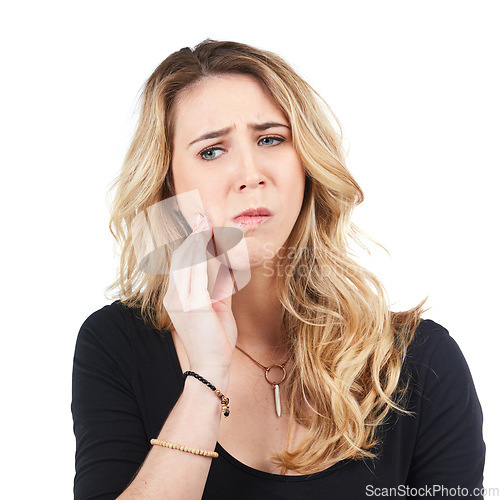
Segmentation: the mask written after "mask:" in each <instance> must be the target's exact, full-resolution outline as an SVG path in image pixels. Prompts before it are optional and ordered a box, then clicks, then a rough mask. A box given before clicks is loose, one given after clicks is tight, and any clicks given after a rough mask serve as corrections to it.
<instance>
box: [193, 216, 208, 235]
mask: <svg viewBox="0 0 500 500" xmlns="http://www.w3.org/2000/svg"><path fill="white" fill-rule="evenodd" d="M208 229H210V219H209V218H208V215H206V214H204V215H203V214H196V218H195V222H194V228H193V233H199V232H201V231H206V230H208Z"/></svg>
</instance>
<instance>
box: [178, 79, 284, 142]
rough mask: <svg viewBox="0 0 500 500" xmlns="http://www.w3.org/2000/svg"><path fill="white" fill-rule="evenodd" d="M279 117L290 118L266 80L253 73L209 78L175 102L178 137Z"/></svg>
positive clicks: (186, 91)
mask: <svg viewBox="0 0 500 500" xmlns="http://www.w3.org/2000/svg"><path fill="white" fill-rule="evenodd" d="M278 119H280V120H284V121H285V123H286V122H287V120H286V118H285V116H284V115H283V113H282V112H281V110H280V109H279V108H278V107H277V106H276V105H275V104H274V102H273V100H272V98H271V96H270V95H269V93H268V92H267V91H266V89H265V88H264V87H263V86H262V84H261V83H260V82H258V81H257V80H256V79H255V78H253V77H252V76H249V75H220V76H210V77H208V78H205V79H203V80H201V81H200V82H198V83H197V84H196V85H195V86H193V87H191V88H189V89H187V90H185V91H184V92H182V93H181V94H180V95H179V96H178V97H177V99H176V102H175V106H174V130H175V136H177V137H179V136H184V135H185V134H193V133H197V132H199V131H202V132H203V131H205V129H206V128H210V129H212V128H213V129H214V130H215V129H221V128H224V127H230V126H239V125H241V126H243V125H246V124H247V123H259V122H264V121H274V120H278Z"/></svg>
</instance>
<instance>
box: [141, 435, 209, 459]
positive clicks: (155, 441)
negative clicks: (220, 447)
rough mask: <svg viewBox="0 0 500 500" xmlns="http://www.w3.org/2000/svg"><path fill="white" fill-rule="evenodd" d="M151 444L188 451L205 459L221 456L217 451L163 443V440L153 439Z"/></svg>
mask: <svg viewBox="0 0 500 500" xmlns="http://www.w3.org/2000/svg"><path fill="white" fill-rule="evenodd" d="M150 443H151V444H152V445H156V446H163V447H164V448H170V449H171V450H179V451H186V452H188V453H194V454H195V455H203V456H204V457H212V458H217V457H218V456H219V454H218V453H217V452H216V451H208V450H199V449H198V448H191V447H189V446H184V445H182V444H174V443H169V442H168V441H162V440H161V439H151V441H150Z"/></svg>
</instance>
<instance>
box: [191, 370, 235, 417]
mask: <svg viewBox="0 0 500 500" xmlns="http://www.w3.org/2000/svg"><path fill="white" fill-rule="evenodd" d="M183 375H184V381H185V380H186V377H187V376H188V375H191V376H192V377H194V378H197V379H198V380H199V381H200V382H203V383H204V384H205V385H208V387H210V389H212V391H214V392H215V394H217V396H219V398H220V401H221V405H222V411H223V415H224V416H225V417H229V398H227V397H226V396H224V394H222V392H220V391H219V389H216V388H215V386H214V385H212V384H211V383H210V382H209V381H208V380H206V379H204V378H203V377H202V376H201V375H198V374H197V373H195V372H192V371H187V372H184V374H183Z"/></svg>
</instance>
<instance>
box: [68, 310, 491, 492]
mask: <svg viewBox="0 0 500 500" xmlns="http://www.w3.org/2000/svg"><path fill="white" fill-rule="evenodd" d="M404 374H405V375H404V376H405V377H409V381H410V392H409V393H408V396H409V399H408V404H407V408H408V409H410V410H412V411H414V412H415V415H414V416H403V415H396V414H391V417H390V419H389V420H388V421H387V423H386V424H385V425H384V426H383V429H382V437H383V439H382V446H381V447H380V449H379V451H380V453H379V455H378V457H377V458H376V459H375V460H358V461H354V460H344V461H342V462H339V463H337V464H335V465H333V466H332V467H329V468H328V469H326V470H323V471H321V472H318V473H315V474H310V475H303V476H282V475H278V474H271V473H268V472H262V471H259V470H256V469H253V468H251V467H248V466H247V465H245V464H243V463H241V462H239V461H238V460H237V459H236V458H234V457H232V456H231V455H229V453H227V452H226V450H224V449H223V448H222V447H221V446H220V444H219V443H217V446H216V448H215V449H216V451H217V452H218V453H219V457H218V458H215V459H212V464H211V468H210V472H209V475H208V480H207V483H206V487H205V491H204V494H203V499H206V500H208V499H235V498H238V499H286V500H294V499H307V500H309V499H311V498H316V499H330V498H331V499H335V500H341V499H349V500H352V499H357V498H360V499H361V498H363V499H364V498H367V497H370V496H373V497H375V496H393V497H395V496H397V497H398V498H405V497H406V494H408V497H415V496H417V497H418V496H419V495H421V496H427V497H430V496H433V497H434V498H442V497H445V498H446V497H447V495H446V493H448V494H449V495H450V496H459V495H458V494H457V490H455V494H453V491H452V490H451V488H458V487H460V488H467V489H468V494H469V495H470V496H473V493H475V492H474V488H481V487H482V480H483V467H484V456H485V445H484V442H483V438H482V412H481V407H480V404H479V401H478V398H477V395H476V391H475V389H474V384H473V381H472V378H471V374H470V372H469V368H468V366H467V363H466V361H465V359H464V357H463V355H462V353H461V351H460V349H459V347H458V345H457V344H456V342H455V341H454V340H453V338H452V337H450V335H449V333H448V331H447V330H446V329H445V328H443V327H442V326H440V325H438V324H437V323H435V322H433V321H431V320H423V321H422V322H421V323H420V325H419V327H418V328H417V331H416V334H415V337H414V340H413V342H412V343H411V344H410V347H409V349H408V355H407V358H406V361H405V363H404ZM183 384H184V381H183V376H182V371H181V367H180V364H179V359H178V357H177V353H176V350H175V347H174V343H173V340H172V336H171V334H170V332H168V331H163V332H162V331H158V330H154V329H152V328H150V327H148V326H147V325H146V324H145V323H144V321H143V320H142V318H141V316H140V312H139V310H137V309H130V308H127V307H125V306H124V305H123V304H122V303H120V302H119V301H116V302H114V303H113V304H110V305H106V306H104V307H103V308H102V309H100V310H98V311H96V312H94V313H93V314H91V315H90V316H89V317H88V318H87V319H86V320H85V322H84V323H83V325H82V327H81V329H80V332H79V334H78V339H77V343H76V350H75V358H74V367H73V401H72V405H71V409H72V412H73V419H74V432H75V436H76V476H75V484H74V491H75V499H77V500H80V499H112V498H116V497H117V496H118V495H119V494H120V493H121V492H123V490H124V489H125V488H126V486H127V485H128V484H129V482H130V481H131V479H132V477H133V476H134V474H135V473H136V471H137V470H138V468H139V467H140V466H141V464H142V462H143V461H144V459H145V458H146V455H147V454H148V452H149V450H150V448H151V445H150V444H149V440H150V439H151V438H153V437H156V436H157V435H158V434H159V432H160V429H161V428H162V427H163V424H164V422H165V420H166V418H167V417H168V415H169V413H170V411H171V409H172V408H173V406H174V405H175V403H176V402H177V399H178V398H179V396H180V394H181V392H182V389H183ZM382 488H396V489H395V490H384V489H382ZM409 488H414V489H412V490H410V491H409ZM417 488H421V489H420V490H417ZM424 488H427V489H426V490H425V489H424ZM445 488H448V489H450V490H449V491H446V489H445ZM461 493H462V495H461V496H465V495H464V494H463V493H464V490H463V489H462V492H461ZM477 497H478V498H482V496H481V495H477Z"/></svg>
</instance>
